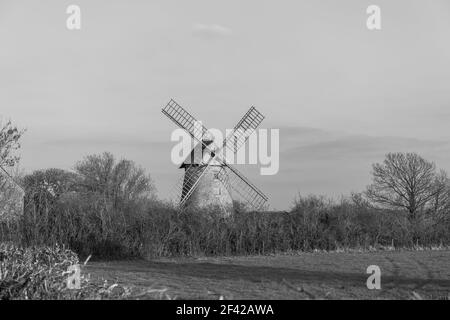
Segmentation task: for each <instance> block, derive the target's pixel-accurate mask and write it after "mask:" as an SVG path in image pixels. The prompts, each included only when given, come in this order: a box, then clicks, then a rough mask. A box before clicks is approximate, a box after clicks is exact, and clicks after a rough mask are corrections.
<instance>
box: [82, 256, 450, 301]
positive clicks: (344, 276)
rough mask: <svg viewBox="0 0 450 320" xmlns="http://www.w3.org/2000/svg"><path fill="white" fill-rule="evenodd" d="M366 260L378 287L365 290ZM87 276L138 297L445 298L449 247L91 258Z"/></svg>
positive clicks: (449, 291) (449, 270) (449, 274)
mask: <svg viewBox="0 0 450 320" xmlns="http://www.w3.org/2000/svg"><path fill="white" fill-rule="evenodd" d="M369 265H378V266H379V267H380V269H381V290H368V289H367V286H366V280H367V278H368V277H369V274H366V269H367V267H368V266H369ZM84 272H85V273H88V274H91V278H92V279H93V280H98V281H100V280H104V279H106V280H108V282H111V283H114V282H117V283H119V284H121V285H123V286H126V287H130V288H131V290H132V292H133V294H132V297H133V298H136V299H146V298H155V297H156V298H158V297H161V298H168V297H169V298H175V299H219V298H223V299H412V298H423V299H430V298H432V299H444V298H446V299H448V298H449V295H450V251H378V252H364V253H301V254H297V255H273V256H251V257H220V258H213V257H211V258H178V259H158V260H153V261H113V262H91V263H89V264H88V266H86V267H85V270H84Z"/></svg>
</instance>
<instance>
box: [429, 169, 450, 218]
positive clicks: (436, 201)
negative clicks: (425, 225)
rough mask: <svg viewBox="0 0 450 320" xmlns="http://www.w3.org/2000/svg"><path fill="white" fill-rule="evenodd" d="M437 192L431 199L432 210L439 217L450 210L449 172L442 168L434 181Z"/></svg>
mask: <svg viewBox="0 0 450 320" xmlns="http://www.w3.org/2000/svg"><path fill="white" fill-rule="evenodd" d="M434 188H435V190H434V191H435V194H434V197H433V199H432V200H431V208H430V209H431V210H432V212H433V214H435V215H437V216H438V218H443V216H444V215H446V214H448V213H449V212H450V179H449V177H448V175H447V172H445V171H444V170H441V171H440V172H439V174H438V175H437V176H436V179H435V181H434Z"/></svg>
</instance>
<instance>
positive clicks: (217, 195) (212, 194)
mask: <svg viewBox="0 0 450 320" xmlns="http://www.w3.org/2000/svg"><path fill="white" fill-rule="evenodd" d="M212 143H213V140H212V138H211V139H210V138H204V139H202V143H198V144H197V145H196V146H195V147H194V149H192V151H191V153H190V155H189V156H188V157H187V158H186V160H185V161H184V162H183V163H182V164H181V166H180V169H184V177H183V186H184V187H183V188H182V191H181V199H180V200H181V201H183V200H184V198H185V197H186V196H187V194H188V191H189V181H191V180H193V179H195V178H196V177H197V176H198V175H200V174H201V173H202V171H203V170H205V172H204V173H203V177H202V179H201V180H200V181H199V182H198V185H197V187H196V188H195V190H193V191H192V192H191V195H190V196H189V198H188V199H186V204H195V205H197V206H200V207H208V206H219V207H221V208H222V209H223V210H224V211H225V212H227V213H229V212H231V211H232V209H233V199H232V197H231V188H230V185H229V183H224V182H222V181H221V180H220V179H219V175H220V172H221V171H222V170H225V166H224V165H223V164H221V163H219V162H218V161H217V160H212V161H211V163H210V164H209V166H208V168H204V166H206V164H204V163H203V159H208V158H209V157H211V152H210V151H209V149H207V148H206V147H205V146H210V145H211V144H212Z"/></svg>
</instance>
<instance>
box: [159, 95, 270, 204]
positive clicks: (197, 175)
mask: <svg viewBox="0 0 450 320" xmlns="http://www.w3.org/2000/svg"><path fill="white" fill-rule="evenodd" d="M162 112H163V113H164V114H165V115H166V116H167V117H168V118H169V119H170V120H172V121H173V122H174V123H175V124H177V125H178V126H179V127H180V128H182V129H184V130H186V131H187V132H188V133H189V134H190V135H191V136H192V137H193V138H194V139H195V140H196V141H197V145H196V146H195V147H194V149H193V150H192V151H191V153H190V155H189V156H188V157H187V158H186V160H185V161H184V162H183V163H182V164H181V166H180V168H183V169H184V170H185V172H184V175H183V177H182V178H181V179H180V180H179V181H178V183H177V184H176V186H175V188H174V191H173V192H172V193H173V195H174V198H175V199H176V201H177V202H178V203H179V205H180V207H181V208H183V207H185V206H187V205H198V206H202V207H205V206H210V205H219V206H221V207H222V208H224V210H225V212H226V213H230V212H231V210H232V207H233V201H234V200H236V201H243V202H245V203H247V204H248V205H249V206H250V207H251V208H252V209H253V210H260V209H261V208H262V207H263V205H264V204H265V203H266V201H267V197H266V196H265V195H264V193H262V192H261V191H260V190H259V189H258V188H257V187H256V186H255V185H253V184H252V183H251V182H250V181H249V180H248V179H247V178H245V177H244V175H242V174H241V173H240V172H239V171H238V170H237V169H236V168H234V167H233V166H231V165H230V164H228V163H227V162H226V161H225V160H224V157H223V156H222V151H224V150H226V151H227V152H232V153H234V154H235V153H236V152H237V151H238V150H239V148H240V147H241V146H242V145H244V144H245V142H246V141H247V139H248V137H249V136H250V135H251V134H252V133H253V132H254V131H255V130H256V128H257V127H258V125H259V124H260V123H261V122H262V120H263V119H264V117H263V116H262V114H261V113H260V112H259V111H258V110H256V108H255V107H251V108H250V109H249V110H248V111H247V113H246V114H245V115H244V117H243V118H242V119H241V120H240V121H239V122H238V124H237V125H236V126H235V127H234V129H233V131H232V132H231V134H230V135H229V136H228V137H227V138H226V139H225V141H224V142H223V144H222V145H221V147H218V146H217V144H216V143H215V141H214V140H213V138H212V137H211V135H209V132H208V129H206V127H205V126H203V125H201V124H200V125H199V122H198V121H197V120H196V119H195V118H194V117H193V116H192V115H191V114H190V113H189V112H187V111H186V110H185V109H183V108H182V107H181V106H180V105H179V104H178V103H176V102H175V101H174V100H173V99H172V100H170V102H169V103H168V104H167V105H166V106H165V107H164V108H163V109H162Z"/></svg>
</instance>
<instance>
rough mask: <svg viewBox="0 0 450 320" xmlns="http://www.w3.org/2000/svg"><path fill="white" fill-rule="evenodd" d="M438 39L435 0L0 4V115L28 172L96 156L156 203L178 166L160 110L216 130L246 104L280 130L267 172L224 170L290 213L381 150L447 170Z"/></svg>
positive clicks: (445, 86)
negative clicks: (135, 175)
mask: <svg viewBox="0 0 450 320" xmlns="http://www.w3.org/2000/svg"><path fill="white" fill-rule="evenodd" d="M72 4H75V5H78V6H79V7H80V8H81V30H72V31H70V30H68V29H67V27H66V20H67V18H68V16H69V15H68V14H67V13H66V8H67V7H68V6H69V5H72ZM373 4H375V5H378V6H379V7H380V8H381V21H382V29H381V30H377V31H369V30H368V29H367V27H366V20H367V17H368V15H367V13H366V9H367V7H368V6H369V5H373ZM449 33H450V2H448V1H447V0H433V1H425V0H420V1H418V0H397V1H386V0H371V1H364V0H343V1H335V0H314V1H313V0H308V1H287V0H286V1H262V0H258V1H256V0H247V1H237V0H228V1H223V0H222V1H217V0H189V1H171V0H164V1H162V0H153V1H137V0H136V1H125V0H108V1H106V0H96V1H87V0H71V1H62V0H47V1H40V2H37V1H31V0H29V1H21V0H14V1H12V0H11V1H9V0H0V117H2V119H3V121H6V120H12V121H13V122H14V123H15V124H17V125H18V126H20V127H21V128H25V129H26V133H25V135H24V137H23V141H22V148H21V151H20V154H21V158H22V160H21V167H22V169H23V170H25V171H26V172H31V171H32V170H37V169H43V168H51V167H56V168H63V169H68V170H71V169H73V167H74V164H75V163H76V162H77V161H79V160H81V159H82V158H83V157H84V156H86V155H88V154H92V153H100V152H103V151H110V152H112V153H113V154H114V155H116V156H117V157H118V158H126V159H130V160H133V161H135V162H136V163H137V164H138V165H140V166H142V167H144V168H145V169H146V170H147V171H148V172H149V173H150V174H151V176H152V177H153V180H154V182H155V184H156V187H157V189H158V195H159V196H160V197H161V198H164V197H165V195H166V194H167V192H168V190H170V189H171V187H172V186H173V184H175V183H176V181H177V179H178V178H179V177H180V176H181V174H182V172H181V170H179V169H178V167H177V165H176V164H174V163H172V162H171V158H170V152H171V149H172V148H173V147H174V142H171V141H170V135H171V133H172V131H173V130H174V129H175V126H174V124H173V123H172V122H170V121H169V119H167V118H166V117H165V116H164V115H163V114H162V113H161V108H162V107H164V105H165V104H166V103H167V102H168V101H169V100H170V99H171V98H174V99H176V100H177V102H178V103H180V104H181V105H182V106H184V107H185V108H186V109H188V110H189V111H190V112H191V113H192V114H193V115H194V116H195V117H196V118H197V119H199V120H202V121H203V123H204V124H205V125H206V126H207V127H212V128H221V129H224V128H231V127H233V126H234V125H235V124H236V122H237V121H238V120H239V119H240V118H241V117H242V115H243V114H244V113H245V111H246V110H247V109H248V108H249V107H250V106H252V105H254V106H255V107H257V108H258V110H260V111H261V112H262V113H263V114H264V115H265V117H266V119H265V120H264V122H263V123H262V124H261V128H269V129H270V128H272V129H279V132H280V170H279V172H278V174H276V175H273V176H262V175H260V170H259V167H258V166H255V165H253V166H251V165H247V166H242V168H241V166H239V167H238V168H239V170H241V171H243V172H244V173H245V174H246V176H247V177H248V178H249V179H250V180H251V181H252V182H253V183H255V184H256V185H257V186H258V187H259V188H260V189H261V190H263V191H264V192H265V193H266V194H267V195H268V197H269V199H270V205H271V207H272V208H276V209H288V208H289V207H290V206H291V205H292V203H293V200H294V198H295V197H296V196H297V195H298V194H303V195H307V194H322V195H327V196H330V197H339V196H341V195H347V194H349V193H350V192H357V191H361V190H363V189H364V188H365V186H366V185H368V184H369V183H370V170H371V165H372V164H373V163H375V162H381V161H382V160H383V158H384V155H385V154H386V153H387V152H396V151H402V152H418V153H420V154H421V155H423V156H424V157H425V158H427V159H429V160H431V161H434V162H435V163H436V165H437V166H438V167H440V168H443V169H446V170H448V171H450V134H449V133H450V130H449V129H448V124H449V121H450V90H449V84H450V59H449V58H450V41H449Z"/></svg>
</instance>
